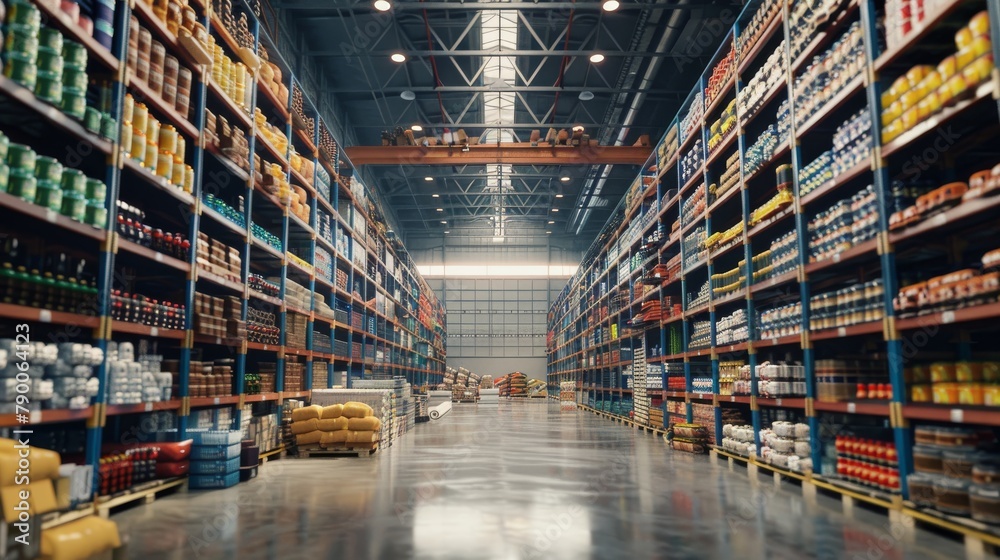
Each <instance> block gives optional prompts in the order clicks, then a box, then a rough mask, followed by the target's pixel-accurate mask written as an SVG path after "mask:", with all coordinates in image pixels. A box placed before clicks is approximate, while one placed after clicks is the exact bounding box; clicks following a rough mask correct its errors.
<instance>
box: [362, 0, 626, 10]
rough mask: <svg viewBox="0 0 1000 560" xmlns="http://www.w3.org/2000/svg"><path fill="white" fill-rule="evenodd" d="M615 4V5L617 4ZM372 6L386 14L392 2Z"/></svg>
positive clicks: (382, 1) (382, 0) (384, 0)
mask: <svg viewBox="0 0 1000 560" xmlns="http://www.w3.org/2000/svg"><path fill="white" fill-rule="evenodd" d="M615 3H616V4H617V2H615ZM373 5H374V6H375V9H376V10H378V11H380V12H388V11H389V10H390V9H392V2H389V0H375V2H374V3H373ZM605 9H607V8H605Z"/></svg>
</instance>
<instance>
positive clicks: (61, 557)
mask: <svg viewBox="0 0 1000 560" xmlns="http://www.w3.org/2000/svg"><path fill="white" fill-rule="evenodd" d="M61 464H62V459H61V458H60V457H59V454H58V453H56V452H55V451H50V450H48V449H40V448H38V447H30V446H22V445H20V444H19V443H18V442H17V441H14V440H11V439H0V507H2V508H3V517H4V521H5V522H7V523H11V524H13V528H12V531H13V535H12V536H13V537H17V536H18V535H19V534H23V533H24V532H25V531H26V530H28V525H27V522H28V521H29V520H32V518H35V517H36V516H41V515H44V514H46V513H50V512H53V511H57V510H58V506H57V500H56V493H55V486H54V485H53V481H54V480H55V479H57V478H59V465H61ZM36 521H40V520H37V519H36ZM22 525H23V529H22ZM33 525H34V526H36V527H40V526H41V524H40V523H34V524H33ZM40 537H41V558H43V559H45V560H76V559H81V560H82V559H85V558H92V557H94V556H96V555H99V554H102V553H104V552H107V551H109V550H112V549H115V548H119V547H120V546H121V539H120V538H119V535H118V526H117V525H116V524H115V523H114V522H113V521H107V520H104V519H101V518H99V517H97V516H94V515H92V516H89V517H84V518H82V519H78V520H76V521H73V522H70V523H66V524H64V525H59V526H56V527H53V528H51V529H46V530H45V531H43V532H42V534H41V535H40ZM38 538H39V536H38V535H31V536H30V539H31V540H32V541H35V539H38ZM35 542H37V541H35Z"/></svg>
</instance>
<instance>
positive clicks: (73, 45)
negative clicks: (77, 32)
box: [62, 41, 87, 70]
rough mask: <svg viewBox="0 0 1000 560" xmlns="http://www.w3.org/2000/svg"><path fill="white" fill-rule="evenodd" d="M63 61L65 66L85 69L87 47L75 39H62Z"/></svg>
mask: <svg viewBox="0 0 1000 560" xmlns="http://www.w3.org/2000/svg"><path fill="white" fill-rule="evenodd" d="M62 56H63V63H64V64H65V65H66V67H67V68H74V69H77V70H86V69H87V48H86V47H84V46H83V45H81V44H80V43H77V42H75V41H63V47H62Z"/></svg>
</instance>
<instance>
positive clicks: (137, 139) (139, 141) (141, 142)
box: [129, 128, 146, 163]
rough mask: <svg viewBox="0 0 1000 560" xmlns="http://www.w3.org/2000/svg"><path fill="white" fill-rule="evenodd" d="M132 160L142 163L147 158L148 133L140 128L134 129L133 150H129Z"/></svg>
mask: <svg viewBox="0 0 1000 560" xmlns="http://www.w3.org/2000/svg"><path fill="white" fill-rule="evenodd" d="M129 155H130V156H132V159H134V160H136V161H138V162H139V163H142V161H143V158H145V157H146V131H145V130H143V129H140V128H134V129H132V148H131V149H130V150H129Z"/></svg>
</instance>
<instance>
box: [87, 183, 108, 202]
mask: <svg viewBox="0 0 1000 560" xmlns="http://www.w3.org/2000/svg"><path fill="white" fill-rule="evenodd" d="M107 196H108V186H107V185H105V184H104V181H101V180H100V179H87V199H88V200H90V201H91V202H93V201H94V200H97V201H100V203H101V206H104V199H105V198H107Z"/></svg>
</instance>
